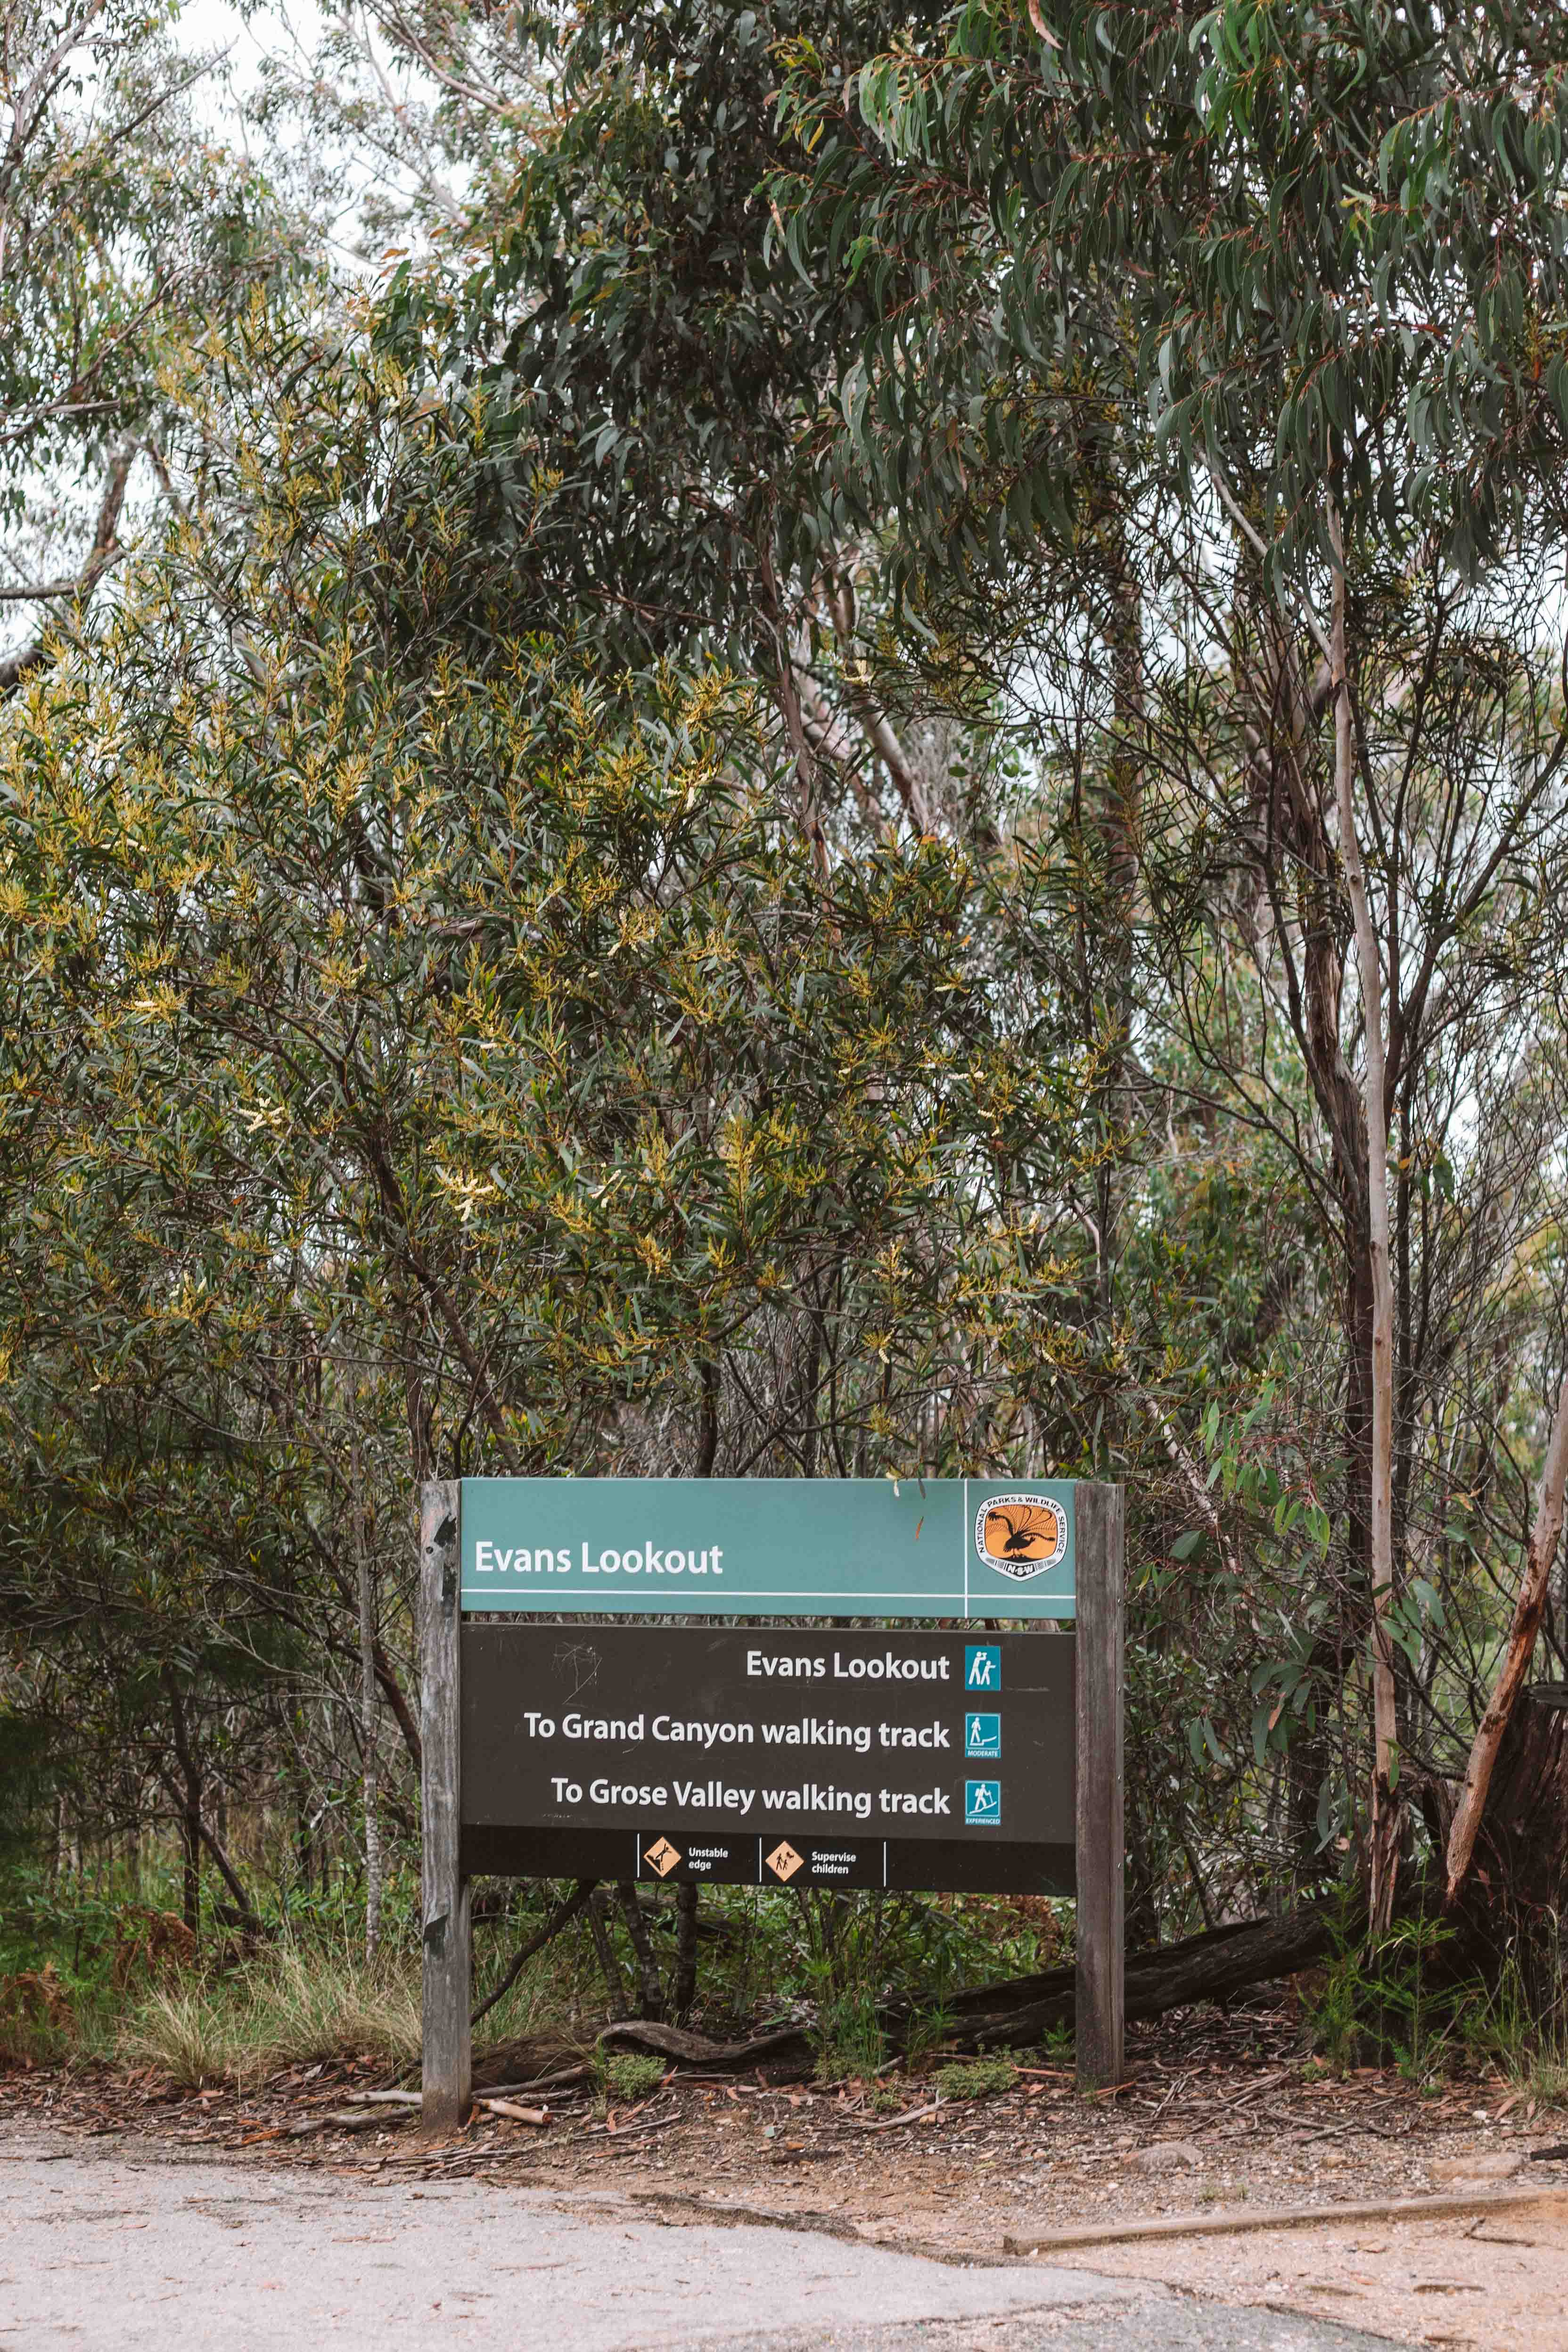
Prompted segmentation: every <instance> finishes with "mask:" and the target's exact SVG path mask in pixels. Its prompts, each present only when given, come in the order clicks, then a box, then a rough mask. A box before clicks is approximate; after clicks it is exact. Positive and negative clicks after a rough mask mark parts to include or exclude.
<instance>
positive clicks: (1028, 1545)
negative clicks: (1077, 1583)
mask: <svg viewBox="0 0 1568 2352" xmlns="http://www.w3.org/2000/svg"><path fill="white" fill-rule="evenodd" d="M975 1549H976V1550H977V1552H978V1554H979V1556H980V1558H981V1559H983V1560H984V1561H985V1563H986V1566H987V1567H988V1568H994V1569H996V1570H998V1572H999V1573H1000V1574H1001V1575H1003V1576H1010V1577H1011V1578H1012V1579H1013V1580H1014V1582H1015V1583H1017V1584H1022V1583H1025V1582H1026V1581H1027V1580H1028V1579H1029V1578H1030V1577H1031V1576H1043V1575H1044V1574H1045V1571H1046V1570H1047V1569H1048V1568H1056V1567H1059V1566H1060V1565H1061V1561H1062V1560H1063V1559H1065V1558H1066V1556H1067V1513H1066V1512H1065V1511H1064V1510H1063V1509H1062V1507H1061V1504H1060V1503H1057V1502H1053V1501H1052V1500H1051V1496H1049V1495H993V1496H991V1499H990V1501H989V1502H988V1503H982V1504H981V1506H980V1508H979V1512H978V1515H977V1517H976V1520H975Z"/></svg>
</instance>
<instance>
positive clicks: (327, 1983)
mask: <svg viewBox="0 0 1568 2352" xmlns="http://www.w3.org/2000/svg"><path fill="white" fill-rule="evenodd" d="M419 2007H420V2003H419V1977H418V1971H417V1968H416V1967H415V1966H413V1965H411V1964H410V1963H409V1962H408V1961H407V1960H402V1959H400V1960H393V1961H390V1962H387V1963H384V1964H378V1965H376V1966H371V1965H369V1964H367V1963H366V1962H365V1961H364V1960H362V1959H357V1958H354V1957H353V1956H352V1955H351V1954H349V1953H347V1952H344V1951H342V1950H341V1949H337V1950H334V1949H332V1948H320V1947H317V1948H312V1949H308V1950H307V1949H305V1948H301V1947H300V1946H298V1945H294V1944H285V1945H282V1946H280V1947H278V1948H277V1949H276V1950H274V1951H271V1952H268V1953H267V1954H265V1955H263V1956H261V1957H259V1958H256V1959H255V1960H252V1961H251V1962H249V1963H248V1964H247V1965H246V1967H245V1968H243V1969H238V1970H236V1971H235V1974H234V1975H232V1976H228V1977H221V1978H217V1979H209V1980H205V1981H195V1982H187V1983H185V1984H183V1985H179V1986H173V1987H169V1986H165V1987H162V1988H161V1989H159V1990H155V1991H153V1992H152V1993H150V1994H149V1995H148V1996H147V1998H146V1999H145V2000H143V2001H141V2003H140V2004H139V2006H138V2007H137V2008H136V2009H135V2010H134V2011H132V2013H131V2017H130V2019H129V2020H128V2021H127V2025H126V2029H125V2032H123V2034H122V2036H121V2039H120V2055H121V2057H122V2058H124V2059H127V2060H129V2061H130V2062H131V2063H135V2064H140V2065H152V2066H156V2067H158V2068H159V2069H160V2071H161V2072H162V2073H163V2074H167V2075H168V2076H169V2077H170V2079H171V2080H172V2082H175V2083H178V2084H181V2085H182V2086H183V2087H184V2088H186V2089H193V2090H194V2089H199V2088H200V2087H201V2086H202V2085H203V2084H207V2083H219V2082H226V2081H229V2080H232V2079H235V2078H239V2077H244V2076H246V2075H249V2076H251V2077H253V2078H255V2077H257V2076H265V2075H267V2074H277V2072H278V2071H279V2070H280V2069H281V2068H283V2067H285V2066H298V2065H311V2064H314V2063H317V2062H318V2061H329V2060H333V2059H344V2058H371V2059H373V2060H376V2061H378V2062H379V2063H382V2064H383V2065H385V2066H387V2067H388V2068H390V2069H393V2070H395V2071H397V2072H400V2073H401V2072H403V2071H406V2070H407V2069H409V2068H413V2067H417V2066H418V2063H419V2040H420V2020H419Z"/></svg>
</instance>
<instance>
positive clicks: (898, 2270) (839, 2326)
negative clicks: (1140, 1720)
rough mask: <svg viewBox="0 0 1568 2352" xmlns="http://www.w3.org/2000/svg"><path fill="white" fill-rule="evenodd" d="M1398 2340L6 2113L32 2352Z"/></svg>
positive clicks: (1204, 2345) (1089, 2284)
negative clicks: (306, 2166) (222, 2155)
mask: <svg viewBox="0 0 1568 2352" xmlns="http://www.w3.org/2000/svg"><path fill="white" fill-rule="evenodd" d="M1387 2341H1388V2339H1387V2338H1385V2337H1379V2336H1366V2335H1363V2334H1360V2333H1358V2332H1356V2331H1355V2330H1354V2329H1349V2328H1344V2327H1340V2326H1335V2325H1333V2323H1332V2322H1323V2321H1318V2320H1313V2319H1308V2318H1301V2317H1298V2316H1296V2315H1291V2314H1284V2313H1274V2312H1267V2311H1249V2310H1237V2309H1235V2308H1229V2309H1227V2308H1223V2307H1221V2306H1218V2305H1208V2304H1204V2303H1200V2302H1197V2301H1195V2300H1193V2299H1192V2298H1191V2297H1190V2296H1177V2295H1174V2294H1170V2293H1169V2292H1167V2291H1166V2289H1165V2288H1163V2287H1162V2286H1160V2285H1158V2284H1152V2283H1150V2282H1148V2281H1146V2280H1139V2281H1132V2280H1123V2279H1113V2278H1109V2277H1105V2276H1103V2275H1097V2274H1095V2273H1092V2272H1090V2271H1082V2270H1070V2269H1065V2268H1062V2269H1058V2268H1054V2267H1052V2268H1042V2267H1040V2266H1030V2267H1024V2266H1021V2265H1011V2264H996V2263H991V2264H988V2265H986V2266H977V2267H975V2268H966V2267H964V2266H962V2265H961V2264H959V2263H949V2262H935V2261H931V2260H928V2259H926V2258H925V2257H924V2256H921V2255H917V2254H907V2253H902V2252H897V2251H896V2250H895V2249H893V2248H889V2247H885V2246H872V2245H867V2244H863V2243H859V2242H854V2241H852V2240H851V2239H847V2238H839V2237H835V2236H831V2235H826V2234H823V2233H821V2232H820V2231H805V2230H793V2229H775V2228H768V2227H759V2226H757V2225H755V2224H737V2225H732V2226H719V2225H716V2224H715V2223H713V2222H711V2221H696V2220H688V2219H686V2218H685V2216H684V2215H678V2216H672V2217H670V2218H667V2219H666V2218H650V2216H649V2213H648V2210H647V2208H646V2207H645V2206H643V2207H632V2206H630V2205H628V2204H627V2203H626V2202H625V2200H622V2199H621V2198H618V2197H617V2196H616V2195H615V2194H614V2193H613V2192H612V2191H599V2192H597V2193H589V2194H584V2193H581V2192H579V2193H575V2194H571V2195H562V2194H560V2193H559V2192H555V2191H552V2190H549V2189H518V2188H516V2187H506V2186H503V2185H501V2184H498V2183H488V2182H485V2181H482V2180H477V2179H466V2180H457V2181H452V2182H448V2183H439V2182H430V2183H428V2184H425V2185H422V2186H413V2185H412V2184H408V2183H404V2182H402V2181H399V2180H398V2179H396V2177H395V2176H394V2175H391V2174H389V2173H388V2172H385V2171H383V2172H382V2173H380V2174H375V2173H370V2172H367V2171H366V2170H365V2169H364V2168H362V2167H358V2166H356V2167H352V2168H345V2169H344V2171H342V2172H340V2173H333V2172H329V2171H325V2170H323V2171H320V2172H314V2173H310V2174H302V2173H301V2172H300V2171H299V2170H298V2169H294V2168H288V2169H285V2168H280V2167H279V2168H268V2167H267V2166H265V2165H262V2164H254V2165H246V2164H243V2163H235V2162H233V2161H222V2160H220V2161H202V2162H197V2161H193V2160H191V2159H189V2158H184V2159H181V2158H175V2159H172V2160H170V2159H169V2158H165V2157H163V2156H162V2155H161V2154H160V2152H159V2151H157V2150H156V2149H155V2148H151V2147H149V2148H141V2147H136V2146H135V2145H134V2144H128V2143H127V2142H125V2141H123V2140H116V2141H114V2142H112V2143H110V2142H105V2141H99V2142H94V2141H91V2140H86V2139H83V2138H81V2137H77V2136H75V2135H71V2136H67V2135H64V2134H56V2135H51V2134H49V2133H47V2132H40V2131H38V2130H36V2129H32V2128H23V2129H17V2128H15V2127H12V2126H6V2127H5V2128H4V2129H3V2130H0V2347H4V2346H8V2345H11V2344H16V2345H22V2344H26V2347H28V2352H66V2347H70V2352H100V2347H101V2352H152V2347H158V2352H198V2347H222V2352H272V2347H295V2346H298V2345H307V2344H308V2345H310V2346H312V2347H317V2346H322V2347H329V2352H370V2347H372V2346H373V2347H376V2352H386V2347H396V2352H437V2347H440V2352H452V2347H455V2346H456V2347H462V2346H463V2345H465V2344H473V2345H476V2346H478V2345H481V2344H482V2345H485V2346H486V2347H506V2352H536V2347H538V2352H545V2347H550V2352H654V2347H662V2346H682V2345H699V2344H700V2345H702V2346H705V2347H710V2352H722V2347H737V2352H738V2347H743V2346H745V2347H755V2352H828V2347H837V2352H861V2347H864V2352H893V2347H904V2346H909V2347H917V2346H918V2347H932V2348H933V2352H970V2347H978V2346H981V2345H984V2346H985V2347H987V2352H1024V2348H1025V2347H1035V2346H1041V2347H1051V2352H1354V2348H1355V2347H1374V2346H1376V2345H1386V2343H1387Z"/></svg>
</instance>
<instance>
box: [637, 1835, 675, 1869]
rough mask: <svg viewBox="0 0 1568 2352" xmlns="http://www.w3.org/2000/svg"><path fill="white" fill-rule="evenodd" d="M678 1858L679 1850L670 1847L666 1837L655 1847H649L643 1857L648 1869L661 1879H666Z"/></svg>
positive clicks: (672, 1846)
mask: <svg viewBox="0 0 1568 2352" xmlns="http://www.w3.org/2000/svg"><path fill="white" fill-rule="evenodd" d="M680 1858H681V1853H680V1848H679V1847H678V1846H674V1845H672V1844H671V1843H670V1841H669V1839H668V1838H667V1837H662V1838H661V1839H660V1840H659V1843H658V1844H657V1845H651V1846H650V1847H649V1848H648V1851H647V1853H645V1854H644V1855H643V1861H644V1862H645V1863H646V1864H647V1865H648V1867H649V1869H650V1870H656V1871H657V1872H658V1874H659V1875H660V1877H661V1878H668V1876H669V1874H670V1873H671V1871H672V1870H674V1866H675V1864H676V1863H677V1862H679V1860H680Z"/></svg>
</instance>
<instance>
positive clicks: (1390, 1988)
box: [1307, 1916, 1489, 2082]
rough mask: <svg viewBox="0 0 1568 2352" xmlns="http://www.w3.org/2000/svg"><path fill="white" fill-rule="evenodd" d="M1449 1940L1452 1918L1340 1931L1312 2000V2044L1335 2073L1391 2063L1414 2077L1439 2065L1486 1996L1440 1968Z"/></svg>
mask: <svg viewBox="0 0 1568 2352" xmlns="http://www.w3.org/2000/svg"><path fill="white" fill-rule="evenodd" d="M1453 1940H1454V1930H1453V1927H1452V1926H1451V1925H1450V1924H1448V1923H1447V1922H1445V1921H1444V1920H1442V1919H1434V1918H1427V1917H1424V1916H1415V1917H1411V1918H1408V1919H1404V1920H1401V1921H1400V1923H1399V1924H1398V1926H1397V1927H1395V1928H1394V1929H1393V1930H1392V1931H1391V1932H1390V1933H1388V1934H1386V1935H1383V1936H1378V1937H1371V1938H1369V1939H1364V1938H1362V1937H1348V1936H1346V1937H1342V1938H1341V1939H1340V1944H1339V1948H1338V1949H1337V1950H1336V1952H1335V1954H1334V1957H1333V1960H1332V1961H1331V1962H1330V1963H1329V1964H1328V1965H1327V1966H1326V1967H1325V1968H1324V1969H1323V1970H1322V1976H1321V1979H1320V1980H1319V1981H1318V1983H1317V1985H1316V1987H1315V1989H1314V1990H1313V1991H1312V1995H1311V1998H1310V2001H1309V2005H1308V2011H1307V2014H1308V2018H1309V2021H1310V2023H1311V2027H1312V2044H1313V2047H1314V2049H1315V2050H1316V2051H1317V2052H1318V2053H1319V2054H1320V2055H1321V2056H1322V2058H1323V2059H1325V2060H1326V2061H1327V2063H1328V2064H1329V2065H1331V2066H1332V2067H1333V2068H1334V2069H1335V2071H1336V2072H1338V2073H1341V2074H1343V2073H1346V2072H1348V2071H1349V2070H1350V2069H1351V2068H1353V2067H1355V2066H1362V2065H1384V2064H1386V2063H1389V2062H1390V2061H1392V2062H1393V2063H1396V2064H1397V2066H1398V2067H1399V2070H1400V2072H1401V2073H1402V2074H1407V2075H1408V2076H1410V2078H1411V2079H1412V2080H1413V2081H1416V2082H1422V2081H1425V2080H1426V2079H1427V2077H1428V2076H1429V2075H1430V2074H1434V2073H1436V2072H1438V2071H1440V2069H1441V2067H1442V2065H1443V2063H1444V2061H1445V2058H1446V2057H1447V2056H1448V2053H1450V2051H1451V2049H1452V2048H1453V2046H1454V2044H1455V2042H1456V2039H1457V2037H1458V2036H1459V2035H1460V2034H1461V2032H1462V2031H1463V2023H1462V2021H1464V2020H1465V2019H1466V2018H1467V2017H1468V2016H1469V2015H1470V2014H1471V2013H1472V2012H1474V2011H1476V2010H1477V2009H1478V2006H1479V2007H1480V2008H1485V2006H1486V2005H1487V2003H1488V2000H1489V1996H1488V1993H1487V1990H1486V1988H1485V1986H1484V1985H1483V1984H1481V1983H1480V1981H1479V1979H1476V1978H1474V1977H1473V1976H1467V1977H1466V1978H1465V1979H1463V1980H1462V1981H1456V1979H1455V1975H1454V1972H1453V1970H1452V1969H1447V1970H1446V1969H1444V1967H1443V1957H1444V1952H1445V1948H1447V1947H1448V1946H1449V1945H1450V1944H1451V1943H1452V1942H1453Z"/></svg>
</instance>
